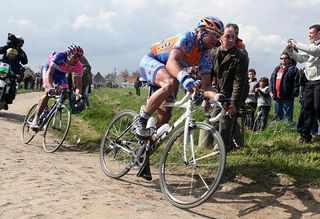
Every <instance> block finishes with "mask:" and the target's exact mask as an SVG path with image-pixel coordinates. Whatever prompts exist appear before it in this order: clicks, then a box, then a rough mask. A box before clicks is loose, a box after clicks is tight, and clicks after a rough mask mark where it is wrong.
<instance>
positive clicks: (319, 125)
mask: <svg viewBox="0 0 320 219" xmlns="http://www.w3.org/2000/svg"><path fill="white" fill-rule="evenodd" d="M306 83H307V78H306V76H305V73H304V68H301V69H299V98H300V99H299V102H300V113H299V117H298V123H297V130H298V131H299V130H300V129H301V128H302V127H303V124H304V117H303V114H304V106H303V102H304V89H305V86H306ZM311 135H312V136H314V137H316V138H318V137H319V135H320V120H319V118H318V119H316V120H314V122H313V126H312V129H311Z"/></svg>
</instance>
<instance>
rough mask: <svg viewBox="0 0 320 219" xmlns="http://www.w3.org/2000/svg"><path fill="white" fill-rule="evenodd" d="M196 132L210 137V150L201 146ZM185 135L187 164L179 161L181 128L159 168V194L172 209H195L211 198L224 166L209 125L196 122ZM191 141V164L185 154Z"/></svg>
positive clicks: (222, 150)
mask: <svg viewBox="0 0 320 219" xmlns="http://www.w3.org/2000/svg"><path fill="white" fill-rule="evenodd" d="M200 130H203V131H207V132H209V134H210V135H212V137H213V144H212V146H204V145H203V144H204V143H203V142H202V140H203V139H202V140H201V137H200V138H199V136H200ZM189 133H190V135H189V137H188V145H187V160H188V162H184V158H183V157H184V156H183V155H184V152H183V138H184V127H182V128H181V129H179V130H177V131H176V132H175V133H174V134H173V136H172V137H171V138H170V140H169V141H168V144H167V146H166V148H165V150H164V153H163V155H162V157H161V160H160V168H159V183H160V188H161V191H162V192H163V193H164V194H165V196H166V198H167V199H169V201H170V202H171V203H172V204H173V205H174V206H176V207H178V208H183V209H186V208H194V207H196V206H199V205H200V204H202V203H203V202H205V201H206V200H207V199H209V198H210V197H211V196H212V195H213V193H214V192H215V191H216V190H217V188H218V185H219V183H220V181H221V178H222V175H223V172H224V168H225V165H226V150H225V146H224V143H223V140H222V138H221V136H220V134H219V133H218V132H217V131H216V130H215V129H214V128H213V127H212V126H211V125H209V124H207V123H203V122H196V123H195V125H194V126H192V127H190V128H189ZM190 136H191V137H190ZM191 140H193V143H194V153H195V159H194V160H193V159H192V156H191V153H190V150H189V148H190V147H189V144H190V142H191ZM194 161H196V164H195V163H194Z"/></svg>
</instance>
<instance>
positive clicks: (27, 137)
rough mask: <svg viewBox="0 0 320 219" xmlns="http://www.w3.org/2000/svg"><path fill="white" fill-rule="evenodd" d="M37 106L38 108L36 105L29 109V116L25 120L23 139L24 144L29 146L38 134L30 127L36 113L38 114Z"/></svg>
mask: <svg viewBox="0 0 320 219" xmlns="http://www.w3.org/2000/svg"><path fill="white" fill-rule="evenodd" d="M37 106H38V104H34V105H33V106H32V107H31V108H30V109H29V111H28V113H27V115H26V116H25V118H24V120H23V124H22V130H21V139H22V142H23V143H25V144H28V143H29V142H30V141H32V139H33V138H34V136H35V135H36V134H37V132H35V131H33V130H32V129H31V128H30V125H31V123H32V121H33V118H34V116H35V113H36V109H37Z"/></svg>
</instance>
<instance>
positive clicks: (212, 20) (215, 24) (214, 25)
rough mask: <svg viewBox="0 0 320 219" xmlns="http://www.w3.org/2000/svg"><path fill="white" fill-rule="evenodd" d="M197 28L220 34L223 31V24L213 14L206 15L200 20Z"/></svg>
mask: <svg viewBox="0 0 320 219" xmlns="http://www.w3.org/2000/svg"><path fill="white" fill-rule="evenodd" d="M197 29H198V30H200V31H203V30H205V31H214V32H216V33H218V34H220V35H222V34H223V32H224V25H223V23H222V21H221V20H220V19H219V18H217V17H213V16H206V17H204V18H202V19H201V20H200V22H199V23H198V26H197Z"/></svg>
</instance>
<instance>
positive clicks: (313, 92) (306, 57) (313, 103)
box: [287, 24, 320, 143]
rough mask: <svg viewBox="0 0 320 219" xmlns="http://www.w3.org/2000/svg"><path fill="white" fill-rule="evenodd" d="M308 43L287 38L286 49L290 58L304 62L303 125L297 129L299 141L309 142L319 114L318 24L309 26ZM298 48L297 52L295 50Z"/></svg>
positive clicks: (319, 50)
mask: <svg viewBox="0 0 320 219" xmlns="http://www.w3.org/2000/svg"><path fill="white" fill-rule="evenodd" d="M309 41H310V44H309V45H306V44H302V43H299V42H297V41H296V40H294V39H290V40H288V44H287V51H288V53H289V55H290V57H291V58H293V59H294V60H296V61H297V62H299V63H305V75H306V78H307V80H308V81H307V83H306V87H305V92H304V102H303V106H304V110H303V111H304V125H303V126H302V128H301V129H300V130H299V132H300V139H299V142H300V143H309V142H311V139H312V136H311V129H312V126H313V122H314V120H315V119H316V118H319V115H320V24H316V25H312V26H310V27H309ZM295 49H297V50H298V52H296V51H295Z"/></svg>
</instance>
